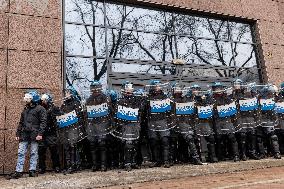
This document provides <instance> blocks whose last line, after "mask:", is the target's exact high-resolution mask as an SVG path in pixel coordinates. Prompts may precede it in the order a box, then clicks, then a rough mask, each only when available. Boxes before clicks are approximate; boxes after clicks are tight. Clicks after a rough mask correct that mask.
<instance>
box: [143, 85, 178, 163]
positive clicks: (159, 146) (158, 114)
mask: <svg viewBox="0 0 284 189" xmlns="http://www.w3.org/2000/svg"><path fill="white" fill-rule="evenodd" d="M147 118H148V137H149V140H150V148H151V152H152V161H153V162H155V163H154V164H153V165H152V166H160V165H161V163H164V167H166V168H169V167H170V162H169V161H170V159H169V150H170V144H169V137H170V130H171V129H172V128H173V123H172V107H171V101H170V99H169V98H168V96H167V95H166V94H165V93H164V91H163V90H162V88H161V82H160V81H158V80H153V81H151V82H150V90H149V96H148V99H147ZM160 154H162V158H161V157H160Z"/></svg>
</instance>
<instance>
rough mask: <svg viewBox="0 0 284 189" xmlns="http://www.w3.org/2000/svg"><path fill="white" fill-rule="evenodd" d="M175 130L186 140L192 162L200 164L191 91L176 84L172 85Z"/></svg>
mask: <svg viewBox="0 0 284 189" xmlns="http://www.w3.org/2000/svg"><path fill="white" fill-rule="evenodd" d="M173 101H174V105H173V106H174V108H173V111H174V120H175V121H174V124H175V126H176V127H175V131H176V132H177V133H179V135H180V136H181V137H182V138H183V139H184V140H185V141H186V143H187V145H188V149H189V150H190V155H191V157H192V160H193V163H194V164H196V165H202V162H201V161H200V158H199V155H198V152H197V149H196V146H195V143H194V119H195V116H194V110H195V106H194V98H193V95H192V91H191V90H190V89H189V90H182V88H181V87H180V86H178V85H175V86H174V87H173Z"/></svg>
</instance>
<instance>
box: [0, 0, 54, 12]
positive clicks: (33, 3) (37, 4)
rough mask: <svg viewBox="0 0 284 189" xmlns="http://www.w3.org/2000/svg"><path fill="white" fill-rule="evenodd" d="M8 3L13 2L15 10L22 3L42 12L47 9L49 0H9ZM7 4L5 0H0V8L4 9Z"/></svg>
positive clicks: (18, 8)
mask: <svg viewBox="0 0 284 189" xmlns="http://www.w3.org/2000/svg"><path fill="white" fill-rule="evenodd" d="M10 4H14V6H15V7H16V8H15V9H16V12H18V11H19V10H20V9H21V6H22V5H23V4H27V5H28V6H30V7H32V8H33V10H35V11H36V12H37V13H38V14H43V12H44V11H45V10H46V9H47V6H48V4H49V0H10ZM7 6H8V1H7V0H0V10H2V9H6V7H7Z"/></svg>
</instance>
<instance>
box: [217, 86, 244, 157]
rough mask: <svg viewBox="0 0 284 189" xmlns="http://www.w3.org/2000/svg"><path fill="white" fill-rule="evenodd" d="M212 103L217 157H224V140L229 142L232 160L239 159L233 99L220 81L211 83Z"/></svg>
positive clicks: (235, 109)
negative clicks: (213, 102) (213, 101)
mask: <svg viewBox="0 0 284 189" xmlns="http://www.w3.org/2000/svg"><path fill="white" fill-rule="evenodd" d="M212 90H213V97H214V100H215V105H214V122H215V131H216V137H217V146H218V147H217V149H218V158H219V159H220V160H222V159H224V155H225V151H224V149H225V148H226V145H225V144H226V142H225V141H226V140H228V141H229V143H230V144H231V146H230V147H231V150H232V153H233V159H234V161H239V152H238V143H237V140H236V137H235V127H234V120H235V116H236V113H237V108H236V104H235V101H234V100H233V98H232V94H230V91H229V90H228V91H227V90H226V89H225V86H224V85H223V84H222V83H220V82H215V83H213V85H212Z"/></svg>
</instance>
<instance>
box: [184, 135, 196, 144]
mask: <svg viewBox="0 0 284 189" xmlns="http://www.w3.org/2000/svg"><path fill="white" fill-rule="evenodd" d="M185 140H186V142H193V141H194V137H193V135H190V134H188V135H186V136H185Z"/></svg>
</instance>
